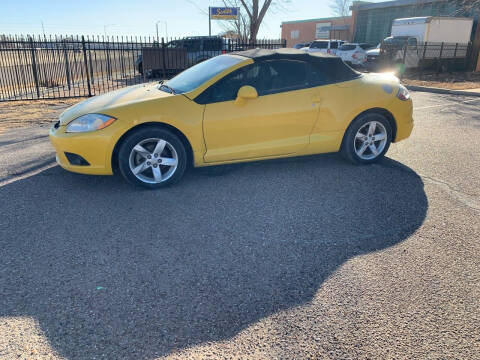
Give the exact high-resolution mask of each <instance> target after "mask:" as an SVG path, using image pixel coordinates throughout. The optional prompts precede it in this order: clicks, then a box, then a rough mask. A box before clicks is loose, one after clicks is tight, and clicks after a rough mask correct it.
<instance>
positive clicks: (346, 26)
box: [281, 16, 353, 47]
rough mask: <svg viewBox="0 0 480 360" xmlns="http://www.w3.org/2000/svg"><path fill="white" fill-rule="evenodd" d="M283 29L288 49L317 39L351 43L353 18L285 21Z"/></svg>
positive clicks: (283, 37)
mask: <svg viewBox="0 0 480 360" xmlns="http://www.w3.org/2000/svg"><path fill="white" fill-rule="evenodd" d="M281 27H282V39H286V40H287V47H292V46H293V45H295V44H298V43H303V42H307V41H312V40H316V39H339V40H347V41H351V40H352V36H353V18H352V17H351V16H346V17H331V18H319V19H308V20H297V21H285V22H283V23H282V25H281Z"/></svg>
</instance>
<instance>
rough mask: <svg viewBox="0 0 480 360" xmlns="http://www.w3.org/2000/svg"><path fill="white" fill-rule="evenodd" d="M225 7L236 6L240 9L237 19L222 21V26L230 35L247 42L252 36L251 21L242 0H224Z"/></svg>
mask: <svg viewBox="0 0 480 360" xmlns="http://www.w3.org/2000/svg"><path fill="white" fill-rule="evenodd" d="M223 4H224V5H225V7H235V8H238V9H239V10H240V11H239V13H238V19H237V20H235V21H222V22H221V24H220V26H221V27H222V28H223V29H224V30H225V34H228V35H229V37H231V38H233V37H234V36H235V38H236V39H238V40H240V41H242V42H247V41H248V39H249V38H250V22H249V18H248V16H247V14H246V13H245V10H244V9H243V7H241V6H242V4H241V2H240V0H223Z"/></svg>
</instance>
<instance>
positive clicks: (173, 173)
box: [118, 127, 187, 189]
mask: <svg viewBox="0 0 480 360" xmlns="http://www.w3.org/2000/svg"><path fill="white" fill-rule="evenodd" d="M118 165H119V168H120V172H121V173H122V175H123V177H124V178H125V179H126V180H127V181H128V182H130V183H132V184H134V185H139V186H143V187H146V188H149V189H157V188H160V187H164V186H168V185H171V184H173V183H175V182H177V181H178V180H180V178H181V177H182V176H183V173H184V172H185V168H186V165H187V155H186V152H185V147H184V145H183V143H182V142H181V141H180V139H179V138H178V137H177V136H176V135H174V134H173V133H172V132H170V131H168V130H165V129H161V128H155V127H148V128H143V129H139V130H137V131H135V132H133V133H132V134H130V135H129V136H128V137H127V138H126V139H125V141H124V142H123V143H122V145H121V147H120V150H119V152H118Z"/></svg>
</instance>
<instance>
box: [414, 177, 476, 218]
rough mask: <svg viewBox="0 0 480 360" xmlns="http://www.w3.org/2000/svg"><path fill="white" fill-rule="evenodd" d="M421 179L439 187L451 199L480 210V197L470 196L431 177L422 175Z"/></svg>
mask: <svg viewBox="0 0 480 360" xmlns="http://www.w3.org/2000/svg"><path fill="white" fill-rule="evenodd" d="M419 175H420V174H419ZM420 177H421V178H422V179H424V180H426V181H427V182H428V183H431V184H434V185H436V186H438V187H439V188H440V189H442V190H443V191H445V192H446V193H448V194H449V195H450V196H451V197H453V198H454V199H456V200H457V201H460V202H461V203H462V204H464V205H466V206H468V207H469V208H471V209H474V210H480V199H479V197H478V196H475V195H470V194H467V193H465V192H462V191H460V190H456V189H454V188H453V186H452V185H450V184H448V183H446V182H443V181H440V180H438V179H434V178H431V177H429V176H425V175H420Z"/></svg>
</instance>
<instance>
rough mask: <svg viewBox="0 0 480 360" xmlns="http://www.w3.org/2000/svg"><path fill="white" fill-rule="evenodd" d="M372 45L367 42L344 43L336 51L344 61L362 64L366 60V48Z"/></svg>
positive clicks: (370, 47) (357, 64)
mask: <svg viewBox="0 0 480 360" xmlns="http://www.w3.org/2000/svg"><path fill="white" fill-rule="evenodd" d="M373 47H374V46H373V45H370V44H367V43H345V44H343V45H342V46H340V49H338V51H337V56H339V57H340V58H341V59H342V60H343V61H344V62H346V63H347V64H351V65H356V66H360V65H364V64H365V62H366V61H367V50H369V49H372V48H373Z"/></svg>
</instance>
